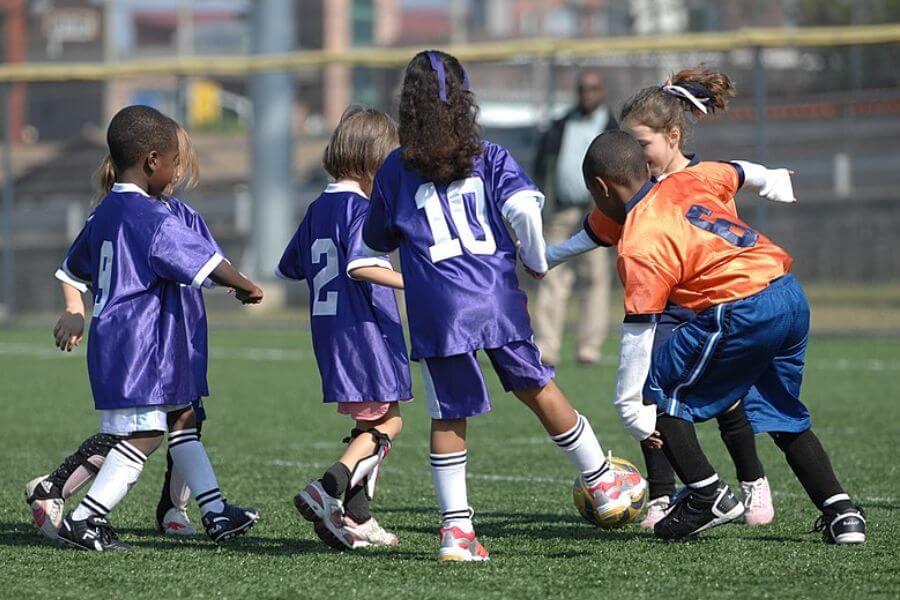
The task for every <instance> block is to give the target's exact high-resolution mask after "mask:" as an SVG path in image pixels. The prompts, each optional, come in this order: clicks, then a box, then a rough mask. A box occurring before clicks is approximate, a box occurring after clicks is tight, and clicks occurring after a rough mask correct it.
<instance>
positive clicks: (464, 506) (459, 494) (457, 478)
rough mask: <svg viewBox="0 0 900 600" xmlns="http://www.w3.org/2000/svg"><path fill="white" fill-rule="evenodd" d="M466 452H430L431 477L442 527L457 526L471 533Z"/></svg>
mask: <svg viewBox="0 0 900 600" xmlns="http://www.w3.org/2000/svg"><path fill="white" fill-rule="evenodd" d="M467 456H468V454H467V452H466V451H465V450H463V451H462V452H451V453H449V454H431V478H432V480H434V492H435V494H436V495H437V499H438V505H439V506H440V508H441V521H443V526H444V527H459V528H460V529H462V530H463V531H464V532H466V533H471V532H472V531H473V530H474V529H473V527H472V509H471V508H469V499H468V496H467V494H466V461H467Z"/></svg>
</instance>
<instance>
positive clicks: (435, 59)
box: [425, 50, 469, 104]
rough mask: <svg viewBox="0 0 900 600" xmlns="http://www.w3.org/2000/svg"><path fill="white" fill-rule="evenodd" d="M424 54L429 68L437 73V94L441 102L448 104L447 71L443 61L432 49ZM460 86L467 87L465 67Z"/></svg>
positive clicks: (465, 88) (467, 78) (467, 77)
mask: <svg viewBox="0 0 900 600" xmlns="http://www.w3.org/2000/svg"><path fill="white" fill-rule="evenodd" d="M425 55H426V56H427V57H428V62H429V63H431V68H432V69H433V70H434V72H435V74H437V80H438V96H440V98H441V102H443V103H444V104H449V103H450V101H449V100H447V73H446V71H445V70H444V61H442V60H441V59H440V57H439V56H438V55H437V53H436V52H435V51H434V50H429V51H428V52H426V53H425ZM462 86H463V89H464V90H468V89H469V75H468V74H467V73H466V70H465V69H463V82H462Z"/></svg>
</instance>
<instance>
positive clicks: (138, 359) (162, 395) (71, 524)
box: [58, 106, 262, 551]
mask: <svg viewBox="0 0 900 600" xmlns="http://www.w3.org/2000/svg"><path fill="white" fill-rule="evenodd" d="M107 143H108V145H109V153H110V158H111V162H112V164H113V168H114V171H115V179H116V181H115V183H114V184H113V186H112V188H111V190H110V193H109V194H107V195H106V196H105V197H104V198H103V200H102V201H101V202H100V204H99V205H98V206H97V208H96V210H95V211H94V213H93V214H92V215H91V217H90V218H89V219H88V221H87V223H86V224H85V227H84V229H83V230H82V232H81V233H80V234H79V235H78V237H77V238H76V240H75V242H74V243H73V244H72V246H71V247H70V248H69V251H68V253H67V255H66V259H65V260H64V261H63V264H62V267H61V269H62V271H63V272H64V273H65V274H66V276H67V278H68V279H70V280H72V281H75V282H78V283H81V284H85V285H90V288H91V291H92V293H93V296H94V307H93V318H92V320H91V334H90V337H91V344H90V345H89V347H88V374H89V376H90V380H91V389H92V393H93V396H94V404H95V407H96V408H97V409H98V411H99V416H100V433H101V434H106V435H108V436H111V437H113V438H115V440H117V441H115V443H114V445H113V446H112V447H111V448H110V450H109V452H108V454H107V456H106V458H105V460H104V461H103V464H102V466H101V467H100V468H99V470H98V472H97V475H96V478H95V480H94V482H93V484H92V485H91V488H90V490H89V491H88V492H87V494H86V495H85V496H84V498H83V499H82V500H81V502H80V503H79V505H78V507H77V508H76V509H75V510H74V511H72V512H71V513H70V514H69V515H68V516H66V517H65V519H64V520H63V522H62V525H61V527H60V529H59V533H58V539H59V540H60V541H61V542H64V543H66V544H68V545H71V546H74V547H77V548H82V549H86V550H95V551H116V550H124V549H127V546H126V545H125V544H123V543H122V542H120V541H119V540H118V536H117V535H116V533H115V531H114V530H113V528H112V526H111V525H110V523H109V521H108V520H107V519H106V515H107V514H108V513H109V512H110V511H111V510H112V509H113V508H114V507H115V506H116V505H117V504H118V503H119V502H120V501H121V500H122V499H123V498H124V496H125V494H126V493H127V492H128V490H129V489H130V487H131V486H132V485H133V484H134V483H135V482H136V481H137V479H138V477H139V476H140V473H141V472H142V470H143V466H144V463H145V461H146V459H147V456H148V455H149V454H150V453H152V452H153V451H154V450H155V449H156V448H157V447H158V446H159V444H160V442H161V441H162V435H163V433H164V432H166V431H168V437H169V450H170V452H171V454H172V459H173V463H174V466H175V468H176V469H177V470H178V471H179V472H180V473H181V474H182V475H183V476H184V478H185V480H186V481H187V483H188V485H189V487H190V489H191V491H192V494H193V496H194V498H195V499H196V500H197V502H198V504H199V506H200V509H201V512H202V513H203V524H204V526H205V528H206V532H207V535H209V537H211V538H212V539H213V540H215V541H221V540H225V539H228V538H229V537H232V536H234V535H236V534H239V533H242V532H244V531H246V530H248V529H249V528H250V527H252V525H253V523H254V522H255V521H256V520H257V518H258V514H257V513H256V511H255V510H252V509H242V508H240V507H237V506H234V505H229V504H227V503H226V502H225V500H224V498H223V496H222V493H221V491H220V490H219V487H218V482H217V480H216V476H215V473H214V472H213V470H212V466H211V464H210V462H209V459H208V457H207V455H206V451H205V448H204V447H203V444H202V443H201V442H200V439H199V434H198V431H197V428H196V424H197V415H196V412H195V410H194V408H193V407H192V402H193V401H194V400H196V398H197V397H198V396H199V395H200V394H201V393H204V392H205V390H204V386H203V385H202V384H200V383H198V381H197V379H196V372H195V371H194V364H193V360H192V353H193V351H194V350H193V348H192V347H191V343H190V342H189V341H188V340H189V335H190V332H189V331H188V330H187V327H186V326H185V319H184V307H183V299H182V297H181V295H180V291H179V289H180V285H181V286H185V285H190V286H192V287H195V288H199V287H201V286H202V285H204V283H205V282H206V281H207V279H209V280H211V281H212V282H214V283H218V284H220V285H223V286H226V287H228V288H231V289H233V290H234V291H235V296H236V298H237V299H238V300H240V301H241V302H243V303H258V302H260V301H261V300H262V291H261V290H260V289H259V288H258V287H257V286H256V285H255V284H254V283H253V282H251V281H250V280H248V279H247V278H246V277H244V276H243V275H241V274H240V273H239V272H238V271H237V270H236V269H235V268H234V267H233V266H231V264H230V263H229V262H228V261H225V260H224V258H223V257H222V255H221V253H220V252H219V249H218V247H217V246H216V245H215V244H213V243H211V242H210V241H209V240H208V239H206V238H205V237H204V236H203V235H201V234H200V233H198V232H197V231H195V230H193V229H191V228H189V227H187V226H186V225H185V224H184V223H183V222H182V220H181V219H180V218H179V217H178V216H177V215H175V214H173V211H172V210H171V209H170V208H169V207H168V206H165V205H164V204H163V202H161V201H160V197H161V196H162V195H163V194H164V192H165V191H166V190H167V189H168V187H169V186H170V184H171V183H172V181H173V180H174V179H175V178H176V176H177V175H178V172H179V152H178V151H179V143H178V126H177V124H176V123H175V122H174V121H172V120H171V119H169V118H168V117H165V116H164V115H162V114H161V113H159V112H158V111H156V110H154V109H152V108H149V107H145V106H131V107H128V108H125V109H123V110H121V111H119V113H117V114H116V116H115V117H114V118H113V120H112V122H111V123H110V126H109V129H108V131H107ZM179 284H180V285H179ZM59 337H60V339H61V340H63V342H64V343H65V345H69V343H70V340H71V337H72V336H68V339H66V336H65V335H63V334H62V333H61V334H60V336H59ZM203 383H205V382H203Z"/></svg>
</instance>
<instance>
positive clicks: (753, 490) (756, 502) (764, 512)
mask: <svg viewBox="0 0 900 600" xmlns="http://www.w3.org/2000/svg"><path fill="white" fill-rule="evenodd" d="M741 495H742V496H743V504H744V509H745V512H744V521H746V522H747V525H768V524H769V523H771V522H772V521H773V520H774V519H775V507H774V506H773V505H772V490H771V489H769V480H768V479H766V478H765V477H761V478H759V479H757V480H756V481H742V482H741Z"/></svg>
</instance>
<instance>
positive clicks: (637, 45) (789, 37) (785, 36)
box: [0, 23, 900, 82]
mask: <svg viewBox="0 0 900 600" xmlns="http://www.w3.org/2000/svg"><path fill="white" fill-rule="evenodd" d="M898 42H900V23H890V24H885V25H862V26H848V27H804V28H796V29H783V28H782V29H738V30H734V31H721V32H714V33H691V34H679V35H654V36H621V37H607V38H590V39H545V38H541V39H530V40H513V41H503V42H485V43H477V44H467V45H465V46H459V47H455V48H454V47H451V48H448V51H450V52H452V53H453V54H455V55H456V56H458V57H459V58H460V59H461V60H463V61H466V62H485V61H499V60H509V59H513V58H539V57H547V56H573V57H584V56H598V55H604V54H621V53H656V52H679V51H680V52H685V51H695V50H696V51H727V50H735V49H739V48H755V47H763V48H783V47H803V46H807V47H808V46H847V45H860V44H896V43H898ZM421 49H422V47H412V48H353V49H350V50H347V51H346V52H341V53H334V52H325V51H320V50H301V51H297V52H291V53H288V54H274V55H265V56H257V55H243V56H190V57H180V58H179V57H167V58H159V59H151V60H130V61H116V62H108V63H103V62H95V63H18V64H6V65H2V66H0V82H11V81H91V80H93V81H96V80H104V79H115V78H120V77H135V76H146V75H248V74H251V73H258V72H261V71H296V70H304V69H313V68H321V67H324V66H326V65H332V64H343V65H353V66H365V67H401V66H403V65H405V64H406V63H407V61H408V60H409V59H410V57H411V56H413V54H415V53H416V52H418V51H419V50H421Z"/></svg>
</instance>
